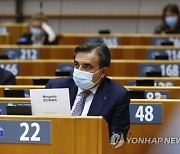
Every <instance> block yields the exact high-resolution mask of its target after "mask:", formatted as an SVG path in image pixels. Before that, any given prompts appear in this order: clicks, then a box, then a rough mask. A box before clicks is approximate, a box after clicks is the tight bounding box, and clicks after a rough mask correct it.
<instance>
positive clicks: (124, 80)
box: [16, 76, 180, 86]
mask: <svg viewBox="0 0 180 154" xmlns="http://www.w3.org/2000/svg"><path fill="white" fill-rule="evenodd" d="M34 78H40V79H53V78H58V77H57V76H38V77H35V76H16V82H17V85H33V79H34ZM109 78H111V79H112V80H114V81H116V82H117V83H119V84H121V85H123V86H127V85H128V81H135V80H137V79H148V80H154V81H172V82H175V85H176V86H180V78H179V77H127V76H124V77H118V76H113V77H112V76H110V77H109Z"/></svg>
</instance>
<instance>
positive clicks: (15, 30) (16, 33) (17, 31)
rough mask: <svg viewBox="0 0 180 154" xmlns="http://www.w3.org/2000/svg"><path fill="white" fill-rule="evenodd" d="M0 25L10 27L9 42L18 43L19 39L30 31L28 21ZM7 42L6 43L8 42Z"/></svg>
mask: <svg viewBox="0 0 180 154" xmlns="http://www.w3.org/2000/svg"><path fill="white" fill-rule="evenodd" d="M0 26H5V27H7V28H8V33H9V42H8V43H9V44H17V43H16V42H17V40H18V39H19V38H20V37H21V36H22V35H23V34H24V33H27V32H28V31H29V24H28V23H2V24H0ZM8 43H6V44H8Z"/></svg>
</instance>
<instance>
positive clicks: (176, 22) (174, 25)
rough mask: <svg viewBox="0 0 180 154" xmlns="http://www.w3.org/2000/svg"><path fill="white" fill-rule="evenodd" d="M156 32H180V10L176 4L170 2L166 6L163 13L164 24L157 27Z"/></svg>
mask: <svg viewBox="0 0 180 154" xmlns="http://www.w3.org/2000/svg"><path fill="white" fill-rule="evenodd" d="M154 33H156V34H160V33H166V34H176V33H177V34H178V33H180V12H179V8H178V6H177V5H176V4H168V5H167V6H165V8H164V10H163V14H162V24H160V25H159V26H157V27H156V28H155V31H154Z"/></svg>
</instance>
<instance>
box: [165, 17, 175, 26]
mask: <svg viewBox="0 0 180 154" xmlns="http://www.w3.org/2000/svg"><path fill="white" fill-rule="evenodd" d="M177 21H178V17H177V16H168V17H165V22H166V24H167V25H168V26H169V27H174V26H175V25H176V24H177Z"/></svg>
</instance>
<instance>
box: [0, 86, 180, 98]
mask: <svg viewBox="0 0 180 154" xmlns="http://www.w3.org/2000/svg"><path fill="white" fill-rule="evenodd" d="M44 87H45V86H44V85H43V86H37V85H9V86H7V85H1V86H0V97H3V90H4V89H5V88H9V89H42V88H44ZM125 88H127V89H129V90H148V91H169V92H170V98H172V99H180V86H166V87H153V86H125Z"/></svg>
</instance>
